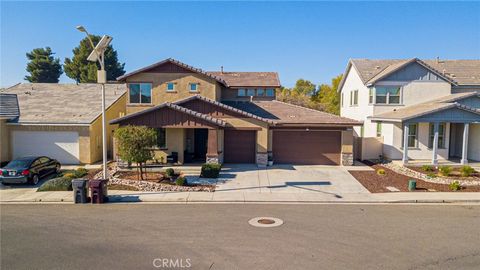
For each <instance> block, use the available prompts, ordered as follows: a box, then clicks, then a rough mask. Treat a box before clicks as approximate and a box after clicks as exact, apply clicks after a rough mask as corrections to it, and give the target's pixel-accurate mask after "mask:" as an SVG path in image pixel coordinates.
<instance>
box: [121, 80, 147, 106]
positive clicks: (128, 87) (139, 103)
mask: <svg viewBox="0 0 480 270" xmlns="http://www.w3.org/2000/svg"><path fill="white" fill-rule="evenodd" d="M131 84H150V103H146V102H145V103H142V98H141V96H142V88H141V87H140V92H139V93H138V94H139V96H140V97H139V100H140V102H138V103H132V102H130V85H131ZM127 89H128V105H133V106H145V105H147V106H148V105H152V104H153V82H145V81H143V82H128V83H127Z"/></svg>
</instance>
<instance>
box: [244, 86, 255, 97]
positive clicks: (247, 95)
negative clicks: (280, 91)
mask: <svg viewBox="0 0 480 270" xmlns="http://www.w3.org/2000/svg"><path fill="white" fill-rule="evenodd" d="M245 89H246V90H247V91H246V92H245V94H246V95H245V96H246V97H255V96H257V89H256V88H245ZM249 90H253V95H249V94H248V91H249Z"/></svg>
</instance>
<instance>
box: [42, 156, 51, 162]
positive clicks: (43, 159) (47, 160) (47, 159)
mask: <svg viewBox="0 0 480 270" xmlns="http://www.w3.org/2000/svg"><path fill="white" fill-rule="evenodd" d="M40 162H41V163H48V162H50V159H49V158H48V157H41V158H40Z"/></svg>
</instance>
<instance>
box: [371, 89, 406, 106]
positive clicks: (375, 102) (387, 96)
mask: <svg viewBox="0 0 480 270" xmlns="http://www.w3.org/2000/svg"><path fill="white" fill-rule="evenodd" d="M379 87H383V88H394V87H398V88H399V89H398V103H390V92H388V91H387V93H386V95H381V96H382V97H383V96H384V97H385V103H378V99H377V96H378V94H377V87H376V86H375V87H374V88H375V91H374V92H375V93H374V99H373V101H374V103H373V104H375V105H392V106H401V105H403V102H402V101H403V85H379ZM394 97H396V95H394Z"/></svg>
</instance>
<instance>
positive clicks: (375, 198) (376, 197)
mask: <svg viewBox="0 0 480 270" xmlns="http://www.w3.org/2000/svg"><path fill="white" fill-rule="evenodd" d="M108 195H109V200H110V202H112V203H115V202H118V203H130V202H144V203H185V204H188V203H480V193H478V192H391V193H346V194H340V195H339V194H328V193H254V192H221V191H217V192H138V191H123V190H109V192H108ZM72 202H73V193H72V192H70V191H50V192H36V191H35V189H7V190H0V204H6V203H72Z"/></svg>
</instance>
